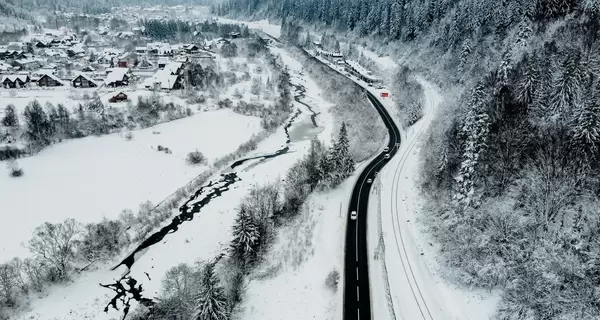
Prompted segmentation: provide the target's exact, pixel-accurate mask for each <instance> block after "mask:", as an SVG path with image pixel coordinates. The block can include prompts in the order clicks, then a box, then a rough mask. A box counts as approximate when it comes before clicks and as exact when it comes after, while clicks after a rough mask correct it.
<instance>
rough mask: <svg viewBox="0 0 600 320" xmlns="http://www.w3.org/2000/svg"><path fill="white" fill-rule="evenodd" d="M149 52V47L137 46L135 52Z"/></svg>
mask: <svg viewBox="0 0 600 320" xmlns="http://www.w3.org/2000/svg"><path fill="white" fill-rule="evenodd" d="M147 52H148V48H147V47H135V53H137V54H146V53H147Z"/></svg>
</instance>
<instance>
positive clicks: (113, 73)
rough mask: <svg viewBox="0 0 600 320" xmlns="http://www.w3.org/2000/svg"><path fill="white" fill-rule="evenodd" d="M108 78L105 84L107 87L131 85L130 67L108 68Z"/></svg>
mask: <svg viewBox="0 0 600 320" xmlns="http://www.w3.org/2000/svg"><path fill="white" fill-rule="evenodd" d="M106 71H107V72H108V74H107V76H106V79H104V84H105V85H106V86H107V87H122V86H127V85H129V79H130V78H131V72H130V70H129V68H108V69H106Z"/></svg>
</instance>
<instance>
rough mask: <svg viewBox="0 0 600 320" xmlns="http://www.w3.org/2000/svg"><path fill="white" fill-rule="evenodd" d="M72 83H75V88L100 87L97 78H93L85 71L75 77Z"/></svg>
mask: <svg viewBox="0 0 600 320" xmlns="http://www.w3.org/2000/svg"><path fill="white" fill-rule="evenodd" d="M71 83H72V84H73V87H75V88H97V87H99V85H98V83H97V82H96V80H94V79H92V77H90V76H88V75H87V74H84V73H82V74H80V75H78V76H76V77H75V79H73V80H72V81H71Z"/></svg>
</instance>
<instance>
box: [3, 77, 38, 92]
mask: <svg viewBox="0 0 600 320" xmlns="http://www.w3.org/2000/svg"><path fill="white" fill-rule="evenodd" d="M30 82H31V79H30V78H29V76H28V75H10V76H5V77H4V78H3V79H2V87H4V88H6V89H14V88H23V87H26V86H27V85H28V84H29V83H30Z"/></svg>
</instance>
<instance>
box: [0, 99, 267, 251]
mask: <svg viewBox="0 0 600 320" xmlns="http://www.w3.org/2000/svg"><path fill="white" fill-rule="evenodd" d="M260 130H261V128H260V119H258V118H255V117H247V116H242V115H239V114H236V113H233V112H232V111H229V110H218V111H209V112H201V113H197V114H195V115H194V116H192V117H189V118H184V119H180V120H177V121H173V122H169V123H165V124H161V125H157V126H154V127H151V128H148V129H144V130H137V131H134V132H133V134H134V138H133V140H131V141H127V140H126V139H125V138H124V137H122V135H121V134H118V133H115V134H110V135H106V136H101V137H87V138H83V139H77V140H68V141H64V142H62V143H59V144H56V145H54V146H51V147H49V148H46V149H45V150H43V151H42V152H40V153H39V154H37V155H35V156H32V157H28V158H23V159H20V160H19V165H20V166H21V167H22V168H23V169H24V172H25V174H24V176H23V177H21V178H19V179H12V178H10V177H9V176H8V174H0V212H3V213H4V214H5V216H4V217H3V223H2V224H0V243H1V244H0V261H2V262H3V261H5V260H6V259H10V258H12V257H14V256H20V257H23V256H27V255H28V251H27V250H26V249H25V248H24V247H23V246H21V243H22V242H24V241H27V240H28V239H29V238H30V236H31V232H32V231H33V229H34V228H35V227H36V226H38V225H39V224H41V223H43V222H46V221H48V222H59V221H62V220H64V219H66V218H75V219H76V220H78V221H80V222H91V221H99V220H101V219H102V218H103V217H106V218H111V219H113V218H116V217H117V216H118V215H119V214H120V212H121V210H123V209H127V208H131V209H134V210H136V209H137V208H138V205H139V204H140V203H141V202H143V201H147V200H150V201H152V202H153V203H158V202H160V201H161V200H163V199H164V198H165V197H167V196H168V195H170V194H171V193H173V192H174V191H175V190H176V189H177V188H179V187H181V186H183V185H184V184H186V183H187V182H188V181H189V180H190V179H192V178H193V177H195V176H196V175H198V174H199V173H201V172H202V171H203V170H205V169H206V166H196V167H195V166H190V165H188V164H186V163H185V157H186V155H187V153H188V152H190V151H194V150H196V149H198V150H199V151H201V152H202V153H204V155H205V156H206V157H207V158H208V160H209V161H212V160H214V159H215V158H218V157H220V156H222V155H224V154H226V153H229V152H231V151H233V150H235V149H236V148H237V147H238V146H239V145H240V144H241V143H243V142H245V141H246V140H247V139H248V137H249V136H250V135H252V134H253V133H257V132H259V131H260ZM153 132H160V134H154V133H153ZM158 145H162V146H164V147H168V148H169V149H171V150H172V152H173V153H172V154H166V153H164V152H159V151H157V146H158Z"/></svg>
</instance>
